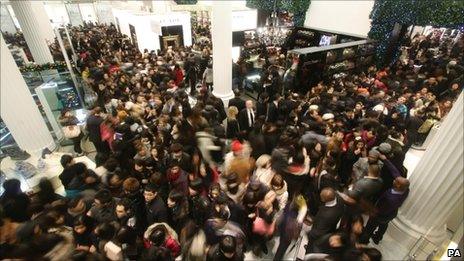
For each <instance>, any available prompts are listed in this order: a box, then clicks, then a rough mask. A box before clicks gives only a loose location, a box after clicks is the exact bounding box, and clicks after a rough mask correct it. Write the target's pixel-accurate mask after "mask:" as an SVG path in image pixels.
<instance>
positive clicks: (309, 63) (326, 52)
mask: <svg viewBox="0 0 464 261" xmlns="http://www.w3.org/2000/svg"><path fill="white" fill-rule="evenodd" d="M375 45H376V43H375V41H373V40H370V39H367V40H360V41H353V42H347V43H339V44H334V45H329V46H316V47H309V48H300V49H294V50H291V51H289V53H291V54H293V55H297V56H298V60H299V62H298V69H297V82H298V84H297V85H298V86H305V88H307V87H308V86H314V85H316V84H317V83H318V82H319V81H328V80H330V79H333V78H338V77H343V76H345V75H347V74H348V73H349V72H350V71H353V72H360V71H363V70H365V69H366V68H367V67H368V66H370V65H371V64H372V63H373V61H374V55H375ZM300 91H304V90H300Z"/></svg>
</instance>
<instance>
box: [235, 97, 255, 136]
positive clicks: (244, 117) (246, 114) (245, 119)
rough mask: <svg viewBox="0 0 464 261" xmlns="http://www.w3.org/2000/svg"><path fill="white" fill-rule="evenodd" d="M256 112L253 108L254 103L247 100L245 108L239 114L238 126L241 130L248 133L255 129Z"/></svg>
mask: <svg viewBox="0 0 464 261" xmlns="http://www.w3.org/2000/svg"><path fill="white" fill-rule="evenodd" d="M255 116H256V112H255V111H254V108H253V101H252V100H247V101H246V102H245V108H244V109H242V110H241V111H240V112H239V114H238V124H239V125H240V129H241V130H245V131H246V132H247V133H248V132H250V130H251V129H252V128H253V125H254V124H255V120H256V119H255V118H256V117H255Z"/></svg>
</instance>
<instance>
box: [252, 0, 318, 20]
mask: <svg viewBox="0 0 464 261" xmlns="http://www.w3.org/2000/svg"><path fill="white" fill-rule="evenodd" d="M310 3H311V1H310V0H277V3H276V9H277V11H287V12H289V13H292V14H293V24H294V25H295V26H303V24H304V21H305V17H306V11H307V10H308V7H309V5H310ZM246 6H247V7H249V8H255V9H261V10H266V11H273V10H274V1H272V0H247V3H246Z"/></svg>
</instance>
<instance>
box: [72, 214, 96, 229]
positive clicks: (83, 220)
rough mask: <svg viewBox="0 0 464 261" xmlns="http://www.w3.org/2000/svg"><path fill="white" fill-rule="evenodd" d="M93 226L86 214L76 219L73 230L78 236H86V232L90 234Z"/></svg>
mask: <svg viewBox="0 0 464 261" xmlns="http://www.w3.org/2000/svg"><path fill="white" fill-rule="evenodd" d="M90 226H91V221H90V219H89V217H88V216H86V215H85V214H83V215H79V216H77V217H76V218H75V219H74V222H73V229H74V232H75V233H77V234H84V233H85V232H86V231H87V232H88V231H89V230H91V229H92V228H91V227H90Z"/></svg>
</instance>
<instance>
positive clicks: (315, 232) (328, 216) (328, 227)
mask: <svg viewBox="0 0 464 261" xmlns="http://www.w3.org/2000/svg"><path fill="white" fill-rule="evenodd" d="M336 201H337V202H336V204H335V205H334V206H330V207H329V206H325V205H323V206H320V207H319V210H318V212H317V214H316V216H315V217H314V222H313V226H312V228H311V231H309V237H310V238H311V239H313V240H314V239H318V238H319V237H321V236H323V235H325V234H327V233H332V232H335V230H336V228H337V224H338V221H340V219H341V217H342V216H343V213H344V211H345V204H344V203H343V200H342V199H341V198H339V197H338V196H337V197H336Z"/></svg>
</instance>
